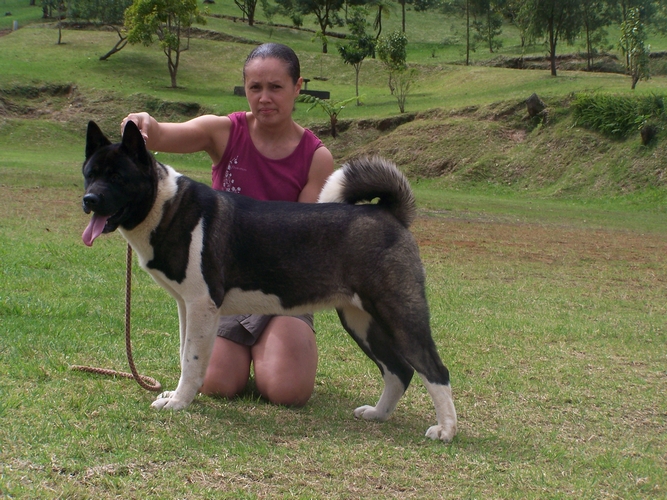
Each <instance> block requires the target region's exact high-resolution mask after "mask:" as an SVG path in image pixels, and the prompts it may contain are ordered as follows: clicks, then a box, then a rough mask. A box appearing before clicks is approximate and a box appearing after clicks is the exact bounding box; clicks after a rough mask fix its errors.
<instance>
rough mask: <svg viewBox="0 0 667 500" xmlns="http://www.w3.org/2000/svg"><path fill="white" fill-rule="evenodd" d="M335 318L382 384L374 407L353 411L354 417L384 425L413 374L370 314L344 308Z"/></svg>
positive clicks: (366, 406)
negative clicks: (380, 374) (360, 350)
mask: <svg viewBox="0 0 667 500" xmlns="http://www.w3.org/2000/svg"><path fill="white" fill-rule="evenodd" d="M338 316H339V317H340V320H341V323H342V324H343V327H344V328H345V329H346V330H347V332H348V333H349V334H350V335H351V336H352V338H353V339H354V340H355V341H356V342H357V344H358V345H359V347H361V349H362V350H363V351H364V352H365V353H366V355H367V356H368V357H369V358H371V359H372V360H373V361H374V362H375V364H376V365H377V366H378V368H379V369H380V372H381V373H382V378H383V380H384V390H383V391H382V395H381V396H380V399H379V401H378V402H377V404H376V405H375V406H370V405H365V406H360V407H359V408H357V409H356V410H354V416H355V417H357V418H364V419H366V420H378V421H385V420H387V419H388V418H389V416H390V415H391V414H392V412H393V411H394V409H395V408H396V405H397V404H398V401H399V400H400V399H401V396H403V394H404V393H405V391H406V389H407V388H408V386H409V385H410V381H411V380H412V375H413V374H414V370H413V369H412V367H410V365H408V364H407V363H406V362H405V361H404V360H403V359H402V358H401V357H400V356H397V355H396V353H395V352H394V350H393V349H392V348H391V347H390V345H389V343H388V342H385V341H384V340H385V339H384V338H385V337H386V335H385V334H384V332H382V331H381V329H380V326H379V325H378V324H377V323H376V322H375V320H373V318H372V317H371V315H370V314H368V313H367V312H365V311H363V310H361V309H359V308H357V307H355V306H347V307H344V308H342V309H338Z"/></svg>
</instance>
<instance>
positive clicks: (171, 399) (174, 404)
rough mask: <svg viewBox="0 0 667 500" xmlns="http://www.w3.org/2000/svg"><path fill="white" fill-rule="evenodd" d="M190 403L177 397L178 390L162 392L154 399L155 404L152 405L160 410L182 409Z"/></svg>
mask: <svg viewBox="0 0 667 500" xmlns="http://www.w3.org/2000/svg"><path fill="white" fill-rule="evenodd" d="M188 404H189V403H186V402H184V401H180V400H178V399H176V391H166V392H163V393H162V394H160V395H159V396H158V397H157V399H156V400H155V401H153V404H151V407H153V408H157V409H158V410H162V409H165V410H182V409H183V408H185V407H186V406H188Z"/></svg>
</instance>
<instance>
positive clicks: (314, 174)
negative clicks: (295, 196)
mask: <svg viewBox="0 0 667 500" xmlns="http://www.w3.org/2000/svg"><path fill="white" fill-rule="evenodd" d="M333 170H334V160H333V156H332V155H331V152H330V151H329V150H328V149H327V148H325V147H324V146H323V147H321V148H318V149H317V150H316V151H315V154H314V155H313V160H312V162H311V163H310V170H309V171H308V182H307V183H306V185H305V186H304V187H303V189H302V190H301V193H300V194H299V201H300V202H305V203H315V202H317V198H318V197H319V196H320V191H322V187H323V186H324V183H325V182H326V180H327V178H328V177H329V176H330V175H331V174H332V173H333Z"/></svg>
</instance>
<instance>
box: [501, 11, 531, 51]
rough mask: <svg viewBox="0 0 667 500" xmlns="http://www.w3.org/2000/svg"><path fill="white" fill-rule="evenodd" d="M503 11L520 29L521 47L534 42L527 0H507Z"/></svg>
mask: <svg viewBox="0 0 667 500" xmlns="http://www.w3.org/2000/svg"><path fill="white" fill-rule="evenodd" d="M503 13H504V15H505V17H506V18H507V19H509V21H510V22H511V23H512V24H513V25H514V26H516V28H517V29H518V30H519V37H520V38H521V49H524V48H525V46H526V45H527V44H529V43H531V42H532V37H531V33H530V23H531V17H532V16H531V12H530V9H529V8H528V6H527V4H526V2H525V0H506V1H505V5H504V7H503Z"/></svg>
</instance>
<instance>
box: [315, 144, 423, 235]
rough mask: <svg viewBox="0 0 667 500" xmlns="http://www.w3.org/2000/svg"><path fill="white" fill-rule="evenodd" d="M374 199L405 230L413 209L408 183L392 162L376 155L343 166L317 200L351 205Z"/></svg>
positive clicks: (329, 180)
mask: <svg viewBox="0 0 667 500" xmlns="http://www.w3.org/2000/svg"><path fill="white" fill-rule="evenodd" d="M376 198H377V199H378V202H377V204H378V205H379V206H380V207H382V208H384V209H386V210H388V211H389V212H391V213H392V214H393V215H394V217H396V219H398V221H399V222H400V223H401V224H403V225H404V226H405V227H409V226H410V224H412V221H413V220H414V218H415V214H416V207H415V196H414V194H413V193H412V188H411V187H410V183H409V182H408V179H407V178H406V177H405V175H403V173H402V172H401V171H400V170H399V169H398V167H397V166H396V165H395V164H394V163H392V162H391V161H389V160H385V159H384V158H380V157H379V156H374V157H372V158H368V157H362V158H356V159H354V160H350V161H349V162H348V163H345V164H344V165H343V166H342V167H341V168H340V169H338V170H336V171H335V172H334V173H333V174H331V176H330V177H329V179H327V182H326V183H325V184H324V187H323V188H322V191H321V192H320V196H319V199H318V200H317V201H318V202H319V203H349V204H351V205H354V204H356V203H363V202H372V201H373V200H375V199H376Z"/></svg>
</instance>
